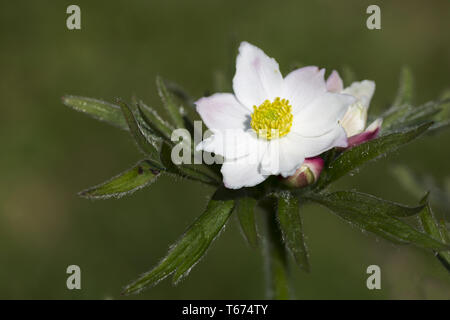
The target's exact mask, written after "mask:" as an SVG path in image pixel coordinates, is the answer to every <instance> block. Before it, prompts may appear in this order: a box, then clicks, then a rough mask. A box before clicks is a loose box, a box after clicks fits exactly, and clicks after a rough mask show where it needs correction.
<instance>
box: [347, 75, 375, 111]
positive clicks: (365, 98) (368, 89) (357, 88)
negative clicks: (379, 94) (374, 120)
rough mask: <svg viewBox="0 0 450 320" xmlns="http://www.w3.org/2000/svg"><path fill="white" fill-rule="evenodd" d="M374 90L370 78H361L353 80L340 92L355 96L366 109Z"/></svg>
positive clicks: (373, 83) (373, 84)
mask: <svg viewBox="0 0 450 320" xmlns="http://www.w3.org/2000/svg"><path fill="white" fill-rule="evenodd" d="M374 92H375V82H373V81H371V80H363V81H360V82H353V83H352V84H351V85H350V87H347V88H345V89H344V91H342V93H347V94H350V95H352V96H354V97H356V98H357V99H358V100H359V101H360V102H361V104H362V106H363V107H364V108H366V109H368V108H369V105H370V100H371V99H372V96H373V93H374Z"/></svg>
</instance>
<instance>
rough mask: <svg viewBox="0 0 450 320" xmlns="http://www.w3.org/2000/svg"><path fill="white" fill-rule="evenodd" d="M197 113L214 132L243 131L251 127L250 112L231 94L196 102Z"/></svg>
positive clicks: (220, 94)
mask: <svg viewBox="0 0 450 320" xmlns="http://www.w3.org/2000/svg"><path fill="white" fill-rule="evenodd" d="M195 105H196V107H197V112H198V113H199V114H200V116H201V118H202V120H203V122H204V123H205V125H206V126H207V127H208V128H209V129H212V130H226V129H241V130H245V129H246V128H247V127H248V126H249V124H248V123H249V121H250V112H249V110H247V109H246V108H245V107H244V106H242V105H241V104H240V103H239V101H237V99H236V97H235V96H234V95H233V94H231V93H216V94H213V95H212V96H209V97H205V98H201V99H199V100H198V101H196V102H195Z"/></svg>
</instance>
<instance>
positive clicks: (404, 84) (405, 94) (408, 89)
mask: <svg viewBox="0 0 450 320" xmlns="http://www.w3.org/2000/svg"><path fill="white" fill-rule="evenodd" d="M413 94H414V80H413V75H412V72H411V70H410V69H409V68H408V67H403V68H402V70H401V72H400V81H399V87H398V90H397V95H396V97H395V99H394V104H393V105H394V106H400V105H403V104H410V103H412V99H413Z"/></svg>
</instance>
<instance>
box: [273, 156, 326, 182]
mask: <svg viewBox="0 0 450 320" xmlns="http://www.w3.org/2000/svg"><path fill="white" fill-rule="evenodd" d="M323 165H324V162H323V159H322V158H320V157H314V158H307V159H305V161H304V162H303V164H302V165H301V167H300V168H298V169H297V171H295V173H294V174H293V175H292V176H290V177H287V178H283V179H281V180H282V182H283V183H284V184H285V185H287V186H289V187H292V188H303V187H306V186H307V185H310V184H312V183H314V182H316V181H317V179H319V176H320V173H321V172H322V169H323Z"/></svg>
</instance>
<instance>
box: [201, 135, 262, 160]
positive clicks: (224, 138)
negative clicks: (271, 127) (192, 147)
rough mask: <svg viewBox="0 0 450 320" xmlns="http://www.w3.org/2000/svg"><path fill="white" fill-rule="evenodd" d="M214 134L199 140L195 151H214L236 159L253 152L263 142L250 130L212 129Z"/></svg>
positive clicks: (226, 157) (227, 157)
mask: <svg viewBox="0 0 450 320" xmlns="http://www.w3.org/2000/svg"><path fill="white" fill-rule="evenodd" d="M213 132H214V134H213V135H212V136H210V137H208V138H206V139H204V140H203V141H202V142H200V143H199V144H198V145H197V147H196V151H201V150H203V151H206V152H214V153H216V154H219V155H221V156H223V157H224V158H225V159H237V158H241V157H245V156H247V155H249V154H250V153H255V152H257V151H258V148H260V144H261V143H262V142H263V141H261V140H258V137H257V136H256V133H255V132H254V131H252V130H249V131H242V130H237V129H235V130H224V131H213Z"/></svg>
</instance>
